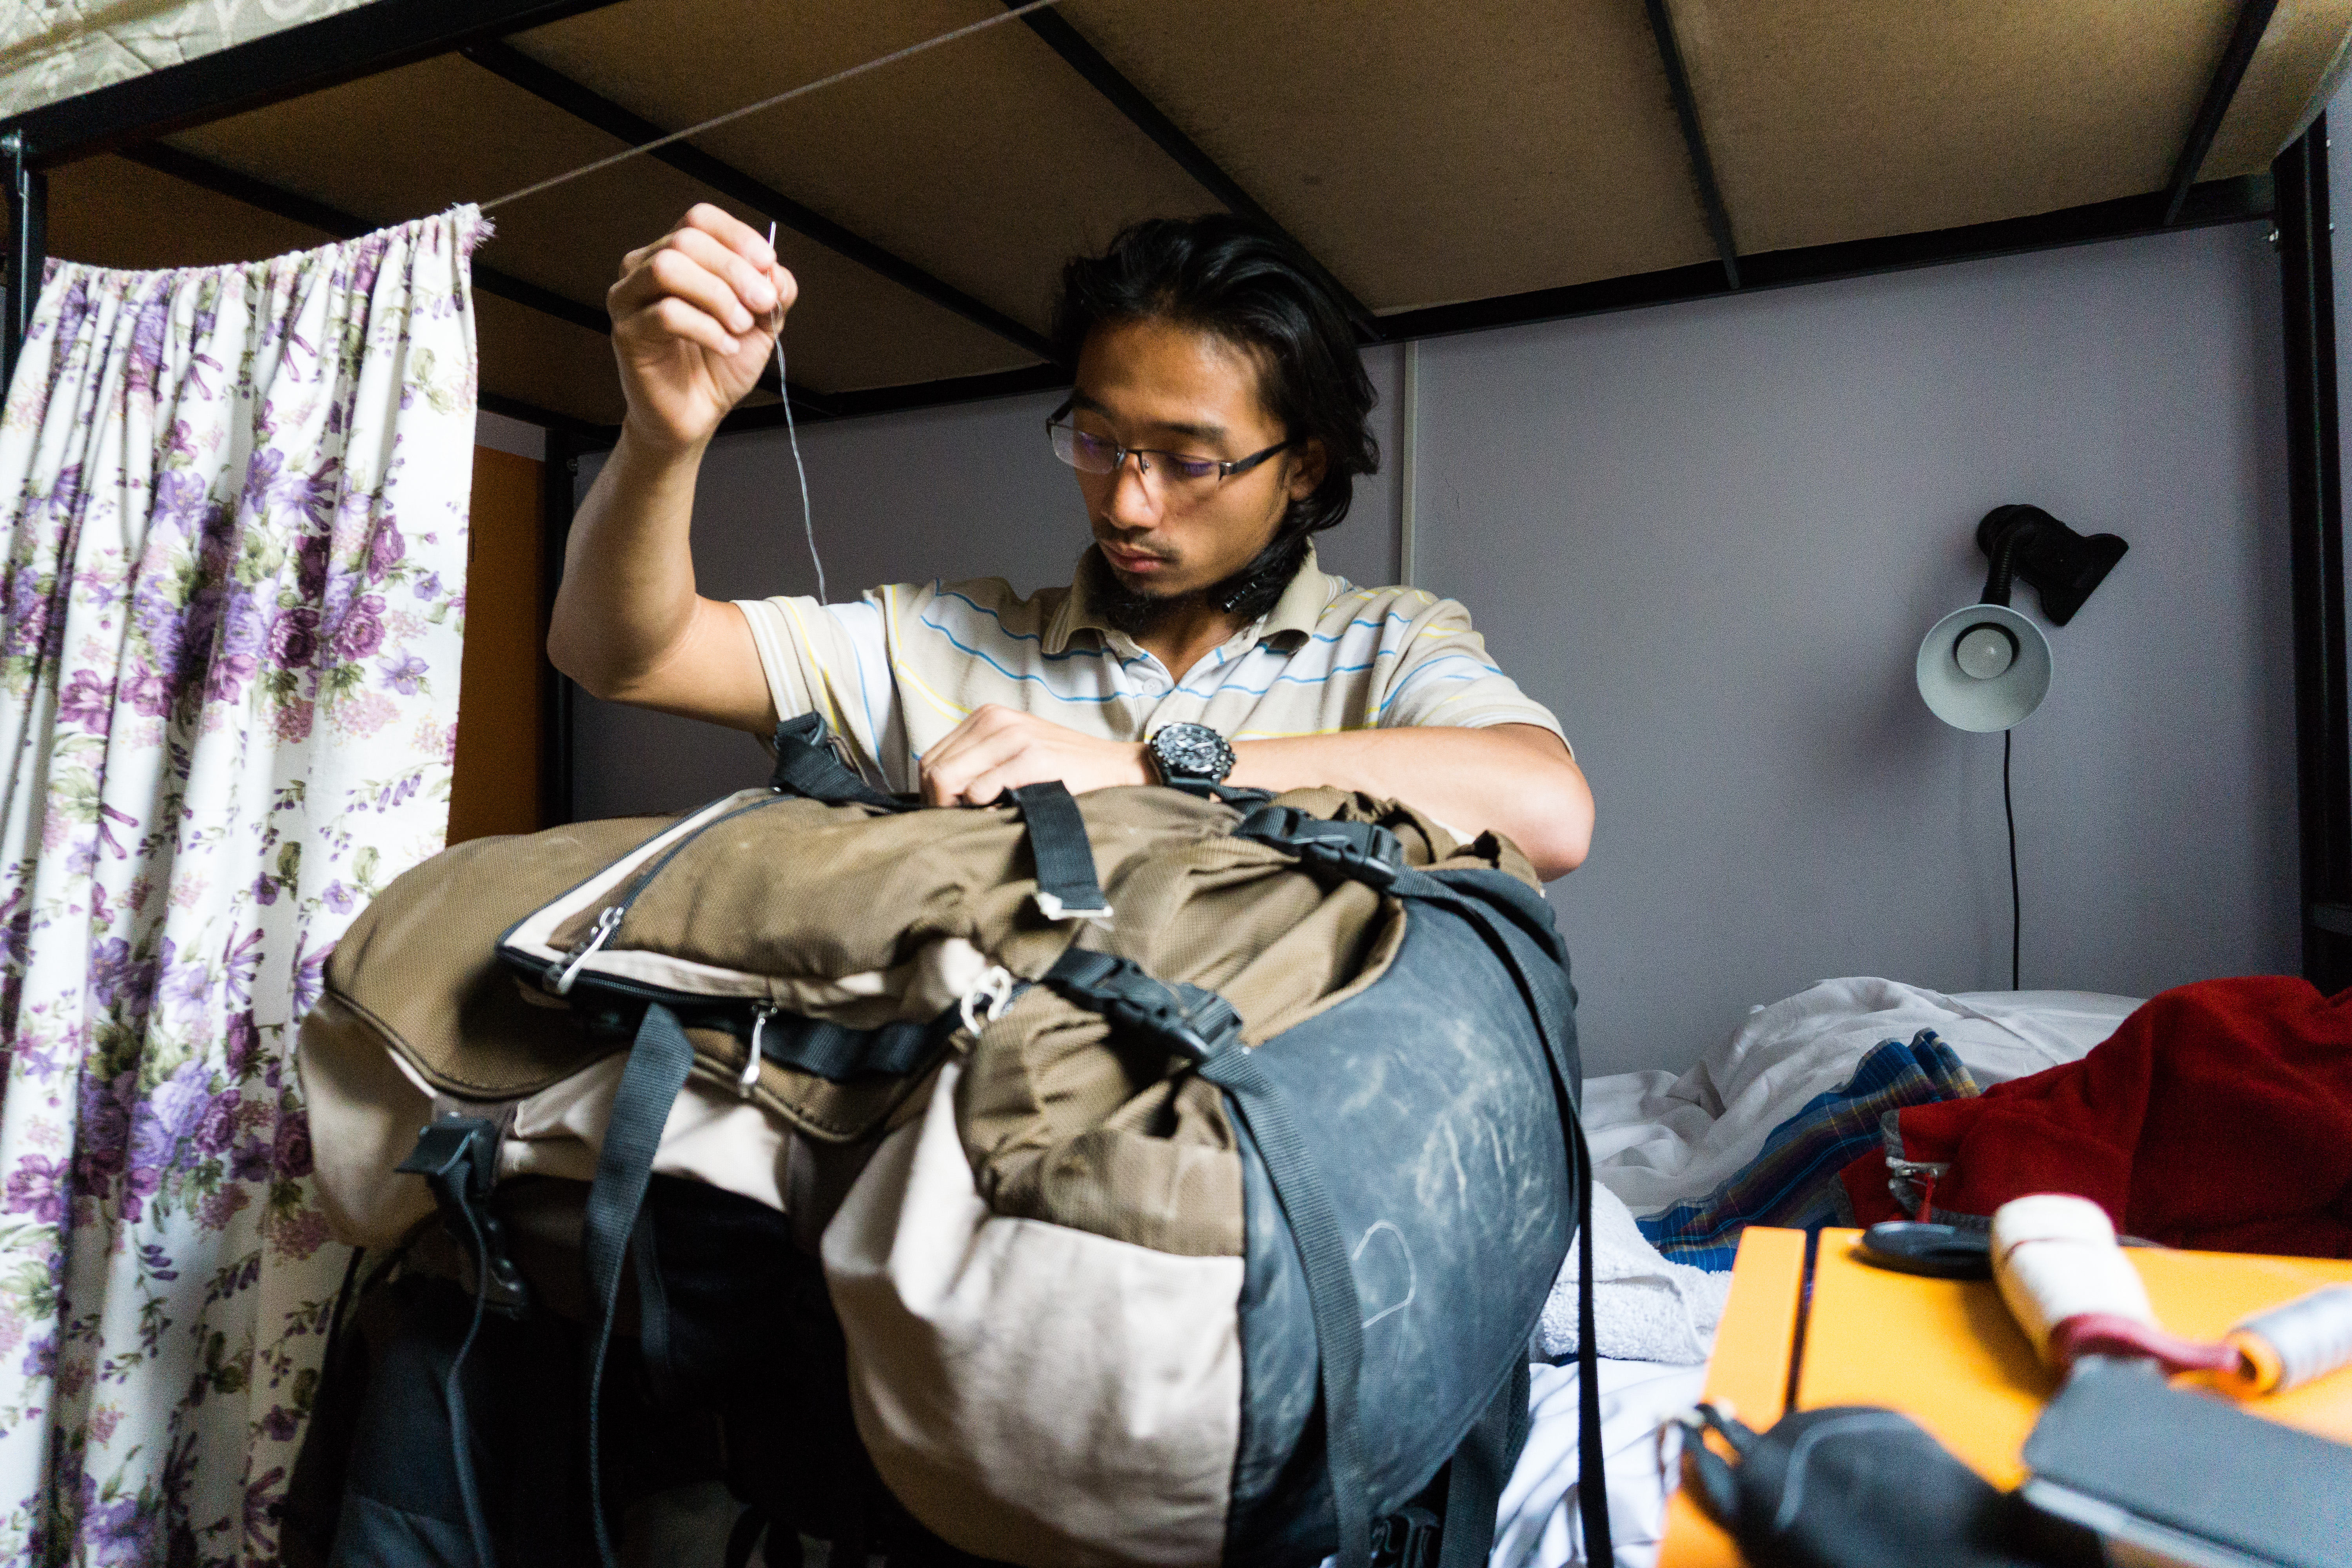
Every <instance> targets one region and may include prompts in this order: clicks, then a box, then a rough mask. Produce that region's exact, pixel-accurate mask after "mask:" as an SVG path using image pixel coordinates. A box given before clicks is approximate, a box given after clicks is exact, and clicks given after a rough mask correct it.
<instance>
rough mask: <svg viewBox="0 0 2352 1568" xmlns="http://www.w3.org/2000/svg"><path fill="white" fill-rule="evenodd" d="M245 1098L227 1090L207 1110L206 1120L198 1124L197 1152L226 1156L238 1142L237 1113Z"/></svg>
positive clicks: (196, 1135) (196, 1136)
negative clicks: (230, 1147) (231, 1145)
mask: <svg viewBox="0 0 2352 1568" xmlns="http://www.w3.org/2000/svg"><path fill="white" fill-rule="evenodd" d="M243 1100H244V1097H243V1096H242V1095H240V1094H238V1093H237V1091H236V1089H227V1090H225V1091H224V1092H223V1093H222V1094H221V1095H220V1097H219V1098H218V1099H216V1100H214V1101H213V1102H212V1103H211V1104H210V1105H208V1106H206V1107H205V1114H204V1119H203V1120H202V1121H198V1122H197V1123H196V1132H195V1139H196V1152H198V1153H200V1154H226V1153H227V1152H228V1146H229V1145H230V1144H231V1143H233V1142H236V1121H237V1111H238V1110H239V1108H240V1107H241V1106H242V1104H243Z"/></svg>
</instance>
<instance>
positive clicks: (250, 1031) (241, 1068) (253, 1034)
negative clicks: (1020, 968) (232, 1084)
mask: <svg viewBox="0 0 2352 1568" xmlns="http://www.w3.org/2000/svg"><path fill="white" fill-rule="evenodd" d="M225 1050H226V1056H225V1058H224V1059H225V1061H226V1066H227V1068H228V1076H229V1077H231V1078H233V1079H243V1078H244V1077H245V1075H246V1074H247V1072H248V1071H249V1070H251V1068H252V1067H253V1058H255V1057H256V1056H257V1055H258V1054H259V1053H260V1050H261V1028H260V1026H259V1025H257V1024H256V1023H255V1022H254V1021H253V1012H252V1009H250V1008H247V1010H246V1011H244V1012H242V1013H238V1014H235V1015H233V1016H231V1017H230V1018H229V1021H228V1031H227V1036H226V1042H225Z"/></svg>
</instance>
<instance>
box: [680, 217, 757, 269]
mask: <svg viewBox="0 0 2352 1568" xmlns="http://www.w3.org/2000/svg"><path fill="white" fill-rule="evenodd" d="M688 231H695V232H698V233H701V234H705V235H708V236H709V237H711V238H712V239H715V240H717V241H718V242H719V244H721V245H723V246H725V247H727V248H728V249H730V250H731V251H733V252H734V253H735V254H736V255H738V256H740V257H741V258H743V259H744V260H745V261H747V262H749V263H751V268H752V269H753V270H754V271H758V272H765V271H767V269H768V268H771V267H773V266H774V265H775V264H776V247H774V246H772V245H770V244H769V243H768V237H767V236H766V235H764V234H761V232H760V231H759V230H758V229H756V228H753V227H752V226H751V225H750V224H748V223H745V222H744V221H743V220H742V219H741V218H739V217H737V216H735V215H734V214H733V213H730V212H729V211H728V210H727V209H726V208H725V207H722V206H719V205H714V204H712V203H710V202H697V203H695V204H694V205H692V206H690V207H688V208H687V209H686V216H684V217H682V218H680V219H678V223H677V228H675V229H673V230H671V231H670V232H671V233H672V234H673V235H678V234H684V233H687V232H688Z"/></svg>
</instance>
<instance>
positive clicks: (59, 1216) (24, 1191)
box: [0, 1154, 73, 1225]
mask: <svg viewBox="0 0 2352 1568" xmlns="http://www.w3.org/2000/svg"><path fill="white" fill-rule="evenodd" d="M72 1178H73V1168H72V1166H71V1165H70V1164H69V1163H68V1162H66V1161H64V1160H52V1159H48V1158H47V1157H46V1156H44V1155H40V1154H27V1155H26V1156H25V1157H24V1158H23V1159H22V1160H20V1161H18V1162H17V1163H16V1169H15V1170H13V1171H11V1172H9V1173H8V1189H7V1195H6V1196H5V1198H0V1209H5V1210H6V1211H7V1212H8V1213H10V1214H28V1215H32V1216H33V1217H34V1218H35V1219H36V1220H37V1221H39V1222H40V1223H41V1224H43V1225H56V1224H58V1222H59V1221H61V1220H63V1219H64V1218H65V1217H66V1205H67V1201H68V1199H70V1198H71V1197H72V1196H73V1180H72Z"/></svg>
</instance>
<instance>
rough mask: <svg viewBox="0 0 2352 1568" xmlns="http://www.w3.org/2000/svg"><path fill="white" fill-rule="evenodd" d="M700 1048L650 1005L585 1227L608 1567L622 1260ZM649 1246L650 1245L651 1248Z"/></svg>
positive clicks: (591, 1393)
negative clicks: (607, 1471)
mask: <svg viewBox="0 0 2352 1568" xmlns="http://www.w3.org/2000/svg"><path fill="white" fill-rule="evenodd" d="M693 1066H694V1047H693V1046H692V1045H690V1044H688V1041H687V1037H686V1030H685V1029H684V1028H682V1027H681V1026H679V1024H678V1021H677V1014H675V1013H672V1012H671V1011H670V1010H669V1009H668V1008H667V1007H665V1006H663V1005H661V1004H660V1003H658V1002H656V1003H655V1004H653V1005H651V1006H649V1007H647V1008H646V1016H645V1021H644V1022H643V1023H641V1024H640V1025H638V1026H637V1038H636V1043H635V1045H633V1046H632V1047H630V1048H629V1062H628V1066H627V1067H625V1068H623V1069H622V1072H621V1088H620V1091H619V1092H618V1093H616V1094H615V1095H614V1097H613V1116H612V1120H611V1121H609V1122H607V1123H606V1124H605V1128H604V1152H602V1153H600V1154H599V1155H598V1156H597V1157H596V1179H595V1181H594V1182H593V1183H592V1184H590V1185H589V1188H588V1201H587V1204H586V1208H585V1213H584V1214H583V1218H582V1223H581V1226H580V1251H581V1256H582V1259H583V1262H584V1263H585V1265H586V1267H587V1274H588V1329H589V1332H588V1504H589V1511H590V1513H591V1515H592V1516H593V1522H594V1524H595V1527H596V1551H597V1554H598V1555H599V1556H600V1557H602V1558H603V1560H604V1564H605V1568H616V1564H617V1563H618V1559H617V1558H616V1557H615V1556H614V1552H613V1539H612V1532H611V1531H610V1529H609V1528H608V1527H607V1525H606V1523H605V1521H604V1487H603V1482H602V1478H601V1475H600V1464H599V1458H598V1454H597V1447H598V1445H597V1430H596V1418H597V1403H598V1400H599V1397H600V1396H601V1395H602V1394H603V1392H604V1357H605V1354H606V1353H607V1352H609V1351H610V1350H611V1348H612V1343H613V1310H614V1305H615V1304H616V1302H617V1301H618V1300H619V1297H620V1292H621V1264H622V1262H623V1260H624V1259H625V1258H626V1257H627V1255H628V1250H629V1240H630V1237H632V1236H633V1235H634V1234H635V1232H636V1228H637V1215H638V1211H639V1210H641V1209H642V1208H643V1207H644V1206H645V1201H646V1184H648V1183H649V1182H651V1181H652V1179H653V1170H654V1152H655V1151H656V1150H657V1149H659V1148H660V1147H661V1134H662V1126H663V1124H664V1123H665V1122H667V1121H668V1120H669V1112H670V1107H671V1106H672V1105H674V1104H676V1103H677V1097H678V1093H679V1091H680V1090H682V1089H685V1088H686V1076H687V1073H688V1070H689V1069H690V1068H692V1067H693ZM648 1251H649V1252H650V1249H648Z"/></svg>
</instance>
